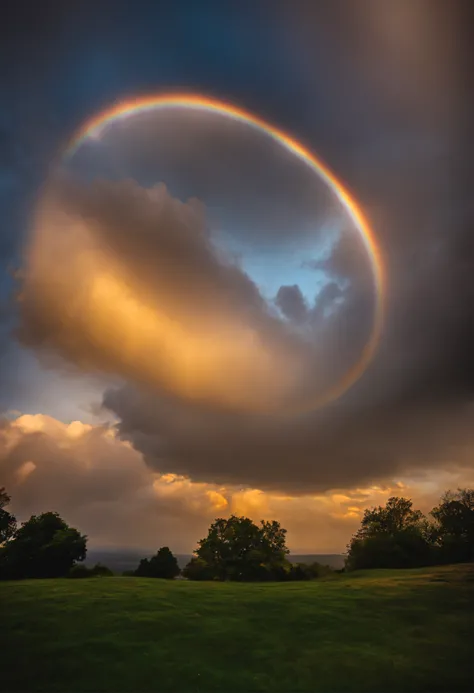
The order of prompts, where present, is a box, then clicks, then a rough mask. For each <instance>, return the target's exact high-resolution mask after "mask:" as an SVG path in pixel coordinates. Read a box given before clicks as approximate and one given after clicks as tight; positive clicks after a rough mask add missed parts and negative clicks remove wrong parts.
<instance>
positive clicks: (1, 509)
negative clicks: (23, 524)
mask: <svg viewBox="0 0 474 693" xmlns="http://www.w3.org/2000/svg"><path fill="white" fill-rule="evenodd" d="M10 500H11V498H10V496H9V495H8V493H7V492H6V491H5V487H3V486H2V487H1V488H0V546H2V545H3V544H4V543H5V542H7V541H8V540H9V539H11V538H12V537H13V535H14V534H15V531H16V518H15V516H14V515H12V514H11V513H9V512H8V511H7V510H5V507H6V506H7V505H9V503H10Z"/></svg>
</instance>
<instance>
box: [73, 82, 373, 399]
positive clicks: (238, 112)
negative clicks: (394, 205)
mask: <svg viewBox="0 0 474 693" xmlns="http://www.w3.org/2000/svg"><path fill="white" fill-rule="evenodd" d="M171 108H183V109H188V110H193V111H203V112H208V113H215V114H218V115H222V116H223V117H226V118H230V119H232V120H236V121H240V122H242V123H245V124H247V125H249V126H250V127H253V128H255V129H256V130H259V131H260V132H262V133H263V134H265V135H267V136H269V137H271V138H272V139H274V140H275V141H276V142H277V143H278V144H280V145H281V146H283V147H285V148H286V149H287V150H289V151H290V152H291V153H293V154H294V155H295V156H296V157H298V158H299V159H300V160H301V161H303V162H304V163H305V164H306V165H307V166H308V167H309V168H310V169H311V170H312V171H313V172H314V173H315V174H317V175H318V176H319V177H320V179H322V180H323V181H324V182H325V183H326V184H327V185H328V186H329V188H330V189H331V190H332V191H333V192H334V194H335V195H336V196H337V198H338V199H339V201H340V202H341V204H342V205H343V207H344V208H345V209H346V210H347V213H348V214H349V217H350V218H351V220H352V222H353V223H354V225H355V227H356V228H357V229H358V231H359V233H360V235H361V237H362V239H363V242H364V245H365V247H366V250H367V253H368V256H369V259H370V264H371V269H372V274H373V281H374V289H375V309H374V317H373V324H372V331H371V333H370V335H369V338H368V340H367V343H366V344H365V347H364V349H363V350H362V353H361V355H360V358H359V360H358V361H357V362H356V363H355V364H354V365H353V366H352V367H351V368H350V369H349V371H348V372H347V373H346V374H345V375H344V376H343V377H342V378H341V379H340V381H339V382H338V383H336V385H334V386H333V387H332V388H331V389H330V390H328V391H326V392H325V393H324V394H322V395H319V396H317V397H316V398H314V399H313V400H312V401H311V402H305V404H304V407H302V408H304V409H310V408H317V407H320V406H323V405H324V404H327V403H329V402H331V401H334V400H336V399H338V398H339V397H341V395H343V394H344V393H345V392H346V391H347V390H348V389H349V388H350V387H351V386H352V385H354V383H355V382H356V381H357V380H358V379H359V378H360V377H361V376H362V375H363V373H364V372H365V370H366V369H367V367H368V365H369V364H370V362H371V361H372V359H373V357H374V355H375V353H376V350H377V347H378V344H379V341H380V337H381V333H382V327H383V312H384V303H385V301H384V299H385V293H386V277H385V271H384V264H383V258H382V253H381V250H380V248H379V247H378V244H377V240H376V237H375V234H374V231H373V229H372V228H371V227H370V225H369V223H368V221H367V219H366V218H365V217H364V214H363V212H362V210H361V209H360V207H359V205H358V203H357V201H356V200H355V199H354V198H353V197H352V196H351V194H350V193H349V192H348V190H347V189H346V188H345V186H344V185H343V184H342V183H341V182H340V181H339V180H338V179H337V178H336V176H335V175H334V174H333V173H332V172H331V171H330V169H329V168H328V167H327V166H326V165H325V164H323V163H322V162H321V161H320V160H319V159H318V158H317V157H316V156H315V155H314V154H313V153H312V152H311V151H309V149H307V148H306V147H304V146H303V145H301V144H300V143H299V142H298V141H297V140H295V139H293V138H292V137H290V136H288V135H287V134H285V133H284V132H282V131H281V130H279V129H277V128H275V127H273V126H272V125H270V124H269V123H267V122H266V121H264V120H262V119H261V118H259V117H258V116H255V115H253V114H251V113H249V112H247V111H245V110H243V109H241V108H237V107H235V106H232V105H230V104H227V103H225V102H222V101H219V100H215V99H211V98H206V97H203V96H198V95H193V94H163V95H158V96H151V97H146V98H139V99H131V100H129V101H126V102H124V103H121V104H117V105H114V106H113V107H112V108H110V109H107V110H105V111H102V112H101V113H99V115H97V116H94V117H93V118H91V119H90V120H89V121H87V122H86V123H85V125H84V126H83V127H82V128H81V129H80V130H79V131H78V132H77V133H76V135H75V136H74V137H73V139H72V140H71V142H70V144H69V146H68V147H67V149H66V151H65V152H64V157H65V158H70V157H72V156H73V155H74V154H75V153H76V152H77V150H78V149H79V148H80V147H81V145H82V144H83V143H84V142H85V141H86V140H88V139H93V138H97V137H98V136H99V135H100V133H101V132H102V131H103V130H104V128H106V127H107V126H108V125H111V124H113V123H114V122H117V121H119V120H122V119H126V118H129V117H131V116H134V115H136V114H139V113H145V112H149V111H155V110H162V109H171Z"/></svg>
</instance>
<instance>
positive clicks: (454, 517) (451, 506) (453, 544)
mask: <svg viewBox="0 0 474 693" xmlns="http://www.w3.org/2000/svg"><path fill="white" fill-rule="evenodd" d="M431 515H432V516H433V517H434V519H435V520H436V522H437V525H438V532H439V536H438V545H439V556H440V559H441V561H442V562H445V563H457V562H463V561H473V560H474V489H458V490H457V491H456V492H454V493H453V492H451V491H448V492H447V493H445V494H444V496H443V497H442V498H441V502H440V504H439V505H438V506H437V507H436V508H433V510H432V511H431Z"/></svg>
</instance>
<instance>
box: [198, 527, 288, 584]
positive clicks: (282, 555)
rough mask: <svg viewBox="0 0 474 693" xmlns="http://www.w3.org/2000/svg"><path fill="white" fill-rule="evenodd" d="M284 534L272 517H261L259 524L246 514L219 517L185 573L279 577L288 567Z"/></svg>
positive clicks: (219, 577) (229, 577) (216, 576)
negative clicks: (267, 519) (262, 518)
mask: <svg viewBox="0 0 474 693" xmlns="http://www.w3.org/2000/svg"><path fill="white" fill-rule="evenodd" d="M285 535H286V530H285V529H283V528H282V527H281V526H280V524H279V523H278V522H275V521H273V522H265V521H263V520H262V521H261V523H260V526H258V525H256V524H254V523H253V522H252V520H250V519H249V518H247V517H236V516H235V515H232V516H231V517H229V518H228V519H223V518H218V519H217V520H215V521H214V522H213V523H212V525H211V526H210V528H209V531H208V535H207V537H206V538H205V539H201V541H199V546H198V549H197V550H196V552H195V554H196V556H195V558H194V559H192V561H191V562H190V563H189V564H188V566H186V569H185V573H184V574H185V575H186V576H187V577H189V578H191V579H210V578H211V579H216V580H269V579H282V577H283V574H284V573H289V572H290V570H291V564H290V563H289V562H288V561H287V560H286V554H287V553H288V549H287V548H286V544H285ZM277 575H278V576H279V577H277ZM203 576H206V577H203Z"/></svg>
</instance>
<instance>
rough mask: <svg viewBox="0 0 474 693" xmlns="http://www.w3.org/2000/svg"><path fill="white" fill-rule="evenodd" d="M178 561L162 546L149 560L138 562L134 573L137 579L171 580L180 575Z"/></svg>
mask: <svg viewBox="0 0 474 693" xmlns="http://www.w3.org/2000/svg"><path fill="white" fill-rule="evenodd" d="M180 572H181V571H180V569H179V566H178V561H177V560H176V557H175V556H174V555H173V553H172V552H171V551H170V549H169V548H168V547H167V546H163V547H162V548H161V549H159V550H158V552H157V553H156V554H155V555H154V556H152V557H151V558H150V559H147V558H144V559H142V560H141V561H140V564H139V566H138V568H137V569H136V571H135V575H136V576H137V577H152V578H164V579H166V580H172V579H173V578H175V577H176V576H177V575H179V574H180Z"/></svg>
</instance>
